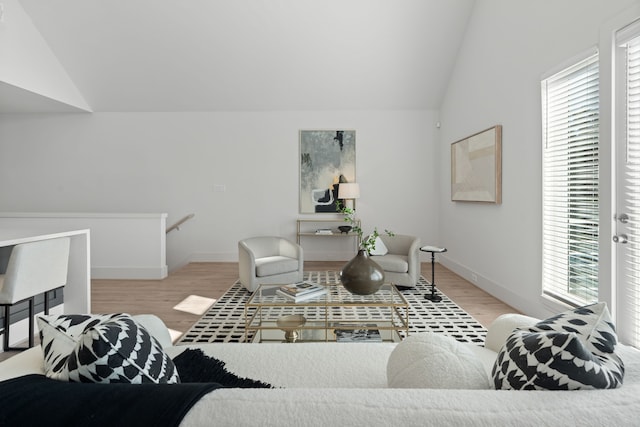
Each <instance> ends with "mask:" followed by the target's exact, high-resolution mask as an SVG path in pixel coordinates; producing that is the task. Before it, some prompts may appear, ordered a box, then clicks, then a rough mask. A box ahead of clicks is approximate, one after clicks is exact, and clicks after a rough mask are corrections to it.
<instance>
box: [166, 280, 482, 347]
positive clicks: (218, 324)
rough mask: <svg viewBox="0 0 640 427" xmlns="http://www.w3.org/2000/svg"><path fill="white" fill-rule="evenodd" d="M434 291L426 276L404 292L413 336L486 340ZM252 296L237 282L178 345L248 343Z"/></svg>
mask: <svg viewBox="0 0 640 427" xmlns="http://www.w3.org/2000/svg"><path fill="white" fill-rule="evenodd" d="M304 279H305V280H308V281H311V282H316V283H318V282H320V283H339V281H340V272H339V271H308V272H305V274H304ZM430 292H431V285H430V283H429V281H427V280H426V279H425V278H424V277H422V276H421V277H420V280H419V282H418V284H417V285H416V287H415V288H412V289H408V290H404V291H402V295H403V296H404V297H405V299H406V300H407V302H408V303H409V335H411V334H414V333H418V332H427V331H429V332H437V333H443V334H446V335H449V336H451V337H453V338H455V339H456V340H458V341H460V342H467V343H474V344H478V345H482V344H483V343H484V338H485V336H486V333H487V331H486V329H485V328H484V327H483V326H482V325H481V324H480V323H478V321H477V320H476V319H474V318H473V317H472V316H471V315H470V314H468V313H467V312H465V311H464V310H463V309H461V308H460V307H458V305H456V303H454V302H453V301H451V299H449V297H447V296H446V295H444V294H443V293H442V292H440V291H439V290H438V289H437V288H436V292H437V293H438V295H440V296H441V297H442V301H440V302H435V303H434V302H432V301H430V300H427V299H425V298H424V295H425V294H426V293H430ZM250 296H251V293H250V292H249V291H247V290H246V289H245V288H244V287H243V286H242V285H241V284H240V282H239V281H237V282H236V283H234V284H233V286H232V287H231V288H230V289H229V290H228V291H227V292H225V293H224V295H222V297H220V298H219V299H218V300H217V301H216V302H215V304H213V305H212V306H211V308H209V310H208V311H207V312H206V313H205V314H204V315H203V316H202V318H200V320H198V321H197V322H196V323H195V324H194V325H193V326H192V327H191V329H189V330H188V331H187V332H186V333H185V334H184V335H183V336H182V337H181V338H180V340H178V342H177V344H178V345H188V344H197V343H222V342H244V340H245V333H244V332H245V331H244V304H245V303H246V302H247V300H248V299H249V297H250ZM251 338H252V337H251V336H250V337H249V340H251Z"/></svg>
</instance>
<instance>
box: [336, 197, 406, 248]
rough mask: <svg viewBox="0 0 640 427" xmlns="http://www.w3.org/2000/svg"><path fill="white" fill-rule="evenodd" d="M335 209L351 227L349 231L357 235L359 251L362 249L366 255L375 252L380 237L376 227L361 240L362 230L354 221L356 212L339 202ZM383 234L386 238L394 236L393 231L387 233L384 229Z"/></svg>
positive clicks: (355, 220)
mask: <svg viewBox="0 0 640 427" xmlns="http://www.w3.org/2000/svg"><path fill="white" fill-rule="evenodd" d="M336 208H337V209H338V212H340V213H341V214H343V215H344V220H345V222H348V223H349V224H350V225H351V230H352V231H353V232H354V233H356V234H357V235H358V241H359V242H360V249H364V250H365V251H367V253H371V251H373V250H375V248H376V238H378V236H380V233H379V232H378V227H374V228H373V232H372V233H371V234H369V236H368V237H367V238H366V239H363V238H362V235H363V230H362V227H360V226H359V225H358V220H357V219H356V211H354V210H353V209H352V208H348V207H346V206H344V205H342V203H341V202H340V201H339V200H338V201H337V202H336ZM384 232H385V234H386V235H387V236H394V235H395V234H394V233H393V231H389V230H387V229H386V228H385V230H384Z"/></svg>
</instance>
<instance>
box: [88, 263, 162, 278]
mask: <svg viewBox="0 0 640 427" xmlns="http://www.w3.org/2000/svg"><path fill="white" fill-rule="evenodd" d="M167 275H168V268H167V266H166V265H165V266H163V267H92V268H91V278H92V279H120V280H123V279H131V280H159V279H164V278H165V277H167Z"/></svg>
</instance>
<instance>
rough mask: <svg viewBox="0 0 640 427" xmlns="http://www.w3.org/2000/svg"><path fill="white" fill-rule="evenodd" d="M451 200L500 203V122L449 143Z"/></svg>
mask: <svg viewBox="0 0 640 427" xmlns="http://www.w3.org/2000/svg"><path fill="white" fill-rule="evenodd" d="M451 200H452V201H454V202H485V203H495V204H500V203H502V126H501V125H496V126H493V127H491V128H489V129H485V130H483V131H481V132H478V133H476V134H473V135H471V136H469V137H467V138H465V139H461V140H460V141H456V142H454V143H452V144H451Z"/></svg>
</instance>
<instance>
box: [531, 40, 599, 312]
mask: <svg viewBox="0 0 640 427" xmlns="http://www.w3.org/2000/svg"><path fill="white" fill-rule="evenodd" d="M541 95H542V176H543V183H542V193H543V194H542V206H543V208H542V218H543V220H542V229H543V237H542V295H543V297H544V298H548V299H551V300H554V301H556V302H560V303H562V304H565V305H569V306H580V305H584V304H587V303H591V302H594V301H597V300H598V270H599V266H598V264H599V243H598V240H599V222H600V219H599V177H598V174H599V155H598V149H599V114H600V113H599V55H598V51H597V50H596V49H595V48H594V49H590V50H589V51H588V52H585V53H584V54H582V55H580V56H577V57H575V58H572V59H571V60H570V61H568V62H567V63H565V64H562V65H561V66H559V67H558V68H556V69H555V70H553V71H551V72H550V73H547V75H545V76H543V77H542V81H541Z"/></svg>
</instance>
